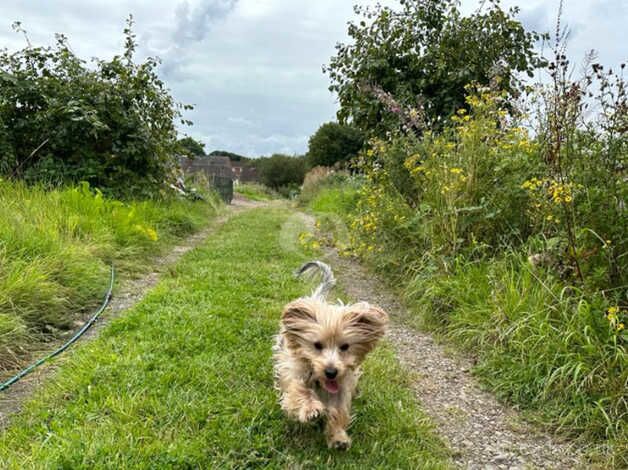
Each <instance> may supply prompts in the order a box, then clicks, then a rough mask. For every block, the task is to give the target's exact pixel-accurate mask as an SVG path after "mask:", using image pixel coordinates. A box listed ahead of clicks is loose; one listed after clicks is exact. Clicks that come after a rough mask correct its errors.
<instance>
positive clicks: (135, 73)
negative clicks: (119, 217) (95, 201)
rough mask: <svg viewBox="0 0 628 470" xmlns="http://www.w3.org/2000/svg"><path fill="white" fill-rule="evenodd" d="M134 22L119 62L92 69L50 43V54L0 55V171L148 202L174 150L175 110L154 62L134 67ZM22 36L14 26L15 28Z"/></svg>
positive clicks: (62, 43)
mask: <svg viewBox="0 0 628 470" xmlns="http://www.w3.org/2000/svg"><path fill="white" fill-rule="evenodd" d="M131 27H132V18H129V21H128V24H127V27H126V29H125V31H124V34H125V38H126V42H125V49H124V53H123V54H122V55H118V56H115V57H113V58H112V59H111V60H109V61H105V60H96V61H95V63H94V64H92V66H89V65H88V64H87V63H86V62H85V61H84V60H82V59H80V58H78V57H77V56H76V55H75V54H74V53H73V52H72V50H71V48H70V46H69V44H68V40H67V38H66V37H65V36H63V35H57V42H56V45H55V46H54V47H31V46H30V45H29V46H28V47H26V48H24V49H22V50H20V51H18V52H15V53H9V52H7V51H1V52H0V171H1V172H2V173H4V174H5V175H9V176H12V177H17V178H23V179H25V180H27V181H29V182H36V181H38V182H44V183H47V184H52V185H56V184H59V183H65V182H77V181H87V182H89V184H90V185H92V186H94V187H98V188H101V189H103V190H104V191H106V192H108V193H114V194H125V195H128V194H134V195H144V196H153V195H154V194H155V192H156V191H158V190H159V188H161V187H162V186H163V184H164V182H165V180H166V179H167V178H168V176H169V174H170V172H171V169H172V168H173V164H174V162H175V154H176V152H177V149H178V147H177V132H176V128H175V120H176V119H178V118H180V112H179V111H180V105H178V104H177V103H175V102H174V100H173V99H172V97H171V96H170V93H169V92H168V90H167V88H166V86H165V85H164V83H163V82H162V81H161V80H160V79H159V77H158V76H157V73H156V67H157V65H158V62H157V60H156V59H154V58H148V59H146V60H145V62H143V63H141V64H136V63H135V62H134V52H135V49H136V42H135V36H134V34H133V32H132V29H131ZM16 28H18V29H19V24H18V25H16Z"/></svg>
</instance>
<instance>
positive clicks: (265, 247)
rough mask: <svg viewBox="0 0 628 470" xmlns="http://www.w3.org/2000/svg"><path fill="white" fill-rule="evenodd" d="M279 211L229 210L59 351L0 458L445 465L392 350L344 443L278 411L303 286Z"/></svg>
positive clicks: (92, 464) (48, 463)
mask: <svg viewBox="0 0 628 470" xmlns="http://www.w3.org/2000/svg"><path fill="white" fill-rule="evenodd" d="M289 215H290V212H289V211H287V210H284V209H264V210H255V211H250V212H247V213H244V214H240V215H238V216H235V217H234V218H232V219H231V220H230V221H228V222H227V223H226V225H224V226H223V227H222V228H220V229H219V231H218V232H217V233H216V234H215V235H214V236H212V237H211V238H210V239H209V240H208V241H207V242H206V244H205V245H204V246H202V247H201V248H198V249H196V250H194V251H193V252H190V253H188V254H187V255H186V256H185V257H184V258H183V259H182V260H181V261H180V262H179V264H178V265H177V266H176V268H174V269H173V270H172V271H171V272H170V275H169V276H168V277H166V278H165V279H163V280H162V282H161V283H160V284H159V285H158V286H157V287H156V288H155V289H154V290H153V291H152V292H151V293H150V295H148V296H147V297H146V298H145V299H144V300H143V301H142V302H141V303H140V304H138V305H137V306H136V307H134V308H133V309H132V310H131V311H129V312H127V313H126V314H125V315H124V316H123V317H121V318H119V319H117V320H114V321H113V322H112V323H111V324H110V325H109V326H108V327H107V328H106V329H105V330H104V331H103V332H102V334H101V336H100V337H99V338H98V339H96V340H94V341H92V342H90V343H87V344H83V345H81V346H80V347H78V348H77V349H75V350H74V351H73V352H72V353H70V354H69V355H68V356H66V357H65V358H64V359H63V363H64V364H63V366H62V367H61V370H60V371H59V373H58V374H57V375H56V377H54V378H53V379H51V380H50V381H49V383H48V384H47V385H46V386H45V387H44V388H43V389H42V390H41V391H39V393H38V394H37V396H36V397H35V398H34V399H33V400H32V401H31V402H30V403H28V404H27V406H26V407H25V409H24V411H23V412H22V413H21V414H20V415H19V416H17V417H16V418H15V419H14V421H13V423H12V425H11V426H10V427H9V428H8V430H7V431H6V432H5V433H4V434H3V435H2V436H1V437H0V467H1V468H7V469H13V468H14V469H24V468H72V469H76V468H121V469H122V468H221V469H222V468H259V467H263V468H350V469H364V468H382V469H384V468H386V469H388V468H412V469H414V468H446V467H447V466H448V460H447V458H448V457H447V451H446V450H445V447H444V445H443V443H442V442H441V441H440V440H439V439H438V438H437V437H436V436H435V435H434V433H433V431H432V428H431V426H430V424H429V422H428V420H427V418H426V417H425V415H424V414H423V413H422V412H421V410H420V409H419V407H418V405H417V403H416V402H415V400H414V397H413V394H412V392H411V391H410V389H409V387H408V384H407V378H406V375H405V374H404V372H403V371H402V370H401V369H400V366H399V365H398V363H397V361H396V360H395V358H394V355H393V353H392V352H391V350H390V349H389V348H388V347H386V346H384V347H382V348H380V349H378V350H377V351H376V352H375V353H373V354H372V355H371V356H370V358H369V359H368V360H367V362H366V372H365V375H364V377H363V381H362V382H361V384H362V393H361V397H360V398H359V399H357V400H356V402H355V406H354V410H355V413H356V420H355V423H354V425H353V426H352V427H351V430H350V433H351V434H352V436H353V438H354V445H353V447H352V448H351V449H350V450H349V451H348V452H347V453H341V452H337V451H330V450H328V449H327V448H326V445H325V441H324V437H323V434H322V432H321V430H320V429H318V427H317V426H316V425H305V426H304V425H298V424H295V423H291V422H289V421H288V420H287V419H286V418H285V417H284V416H283V414H282V413H281V410H280V408H279V406H278V403H277V396H276V392H275V391H274V390H273V379H272V365H271V344H272V342H273V339H272V337H273V335H274V334H275V333H276V331H277V325H278V318H279V313H280V311H281V308H282V306H283V305H284V304H285V303H286V302H287V301H288V300H290V299H293V298H295V297H297V296H300V295H303V294H304V293H305V292H306V291H307V290H308V286H305V285H303V284H302V283H301V282H298V281H296V280H295V279H294V278H293V276H292V273H293V271H294V269H295V267H296V266H298V265H299V263H301V262H302V261H303V260H304V256H303V255H302V254H300V253H298V252H297V251H294V250H286V249H285V248H284V247H283V244H282V243H280V237H279V236H278V235H279V233H280V231H281V229H282V224H283V223H284V222H285V221H286V219H287V218H288V216H289Z"/></svg>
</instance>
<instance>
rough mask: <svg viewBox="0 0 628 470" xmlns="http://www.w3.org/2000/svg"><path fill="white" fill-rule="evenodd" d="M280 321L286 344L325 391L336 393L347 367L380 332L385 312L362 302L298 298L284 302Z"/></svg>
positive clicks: (358, 360) (371, 345)
mask: <svg viewBox="0 0 628 470" xmlns="http://www.w3.org/2000/svg"><path fill="white" fill-rule="evenodd" d="M281 323H282V326H283V328H282V329H283V333H284V336H285V338H286V341H287V346H288V348H290V349H291V350H292V351H293V352H294V353H295V354H296V355H297V356H299V357H300V358H302V359H303V360H305V361H306V362H307V363H308V364H309V365H310V367H311V370H312V373H313V375H314V378H315V379H316V380H317V381H318V383H319V384H320V385H321V386H322V387H323V388H324V389H325V390H327V392H329V393H331V394H336V393H338V392H339V391H340V390H342V386H343V379H344V377H345V375H346V373H347V371H349V370H353V369H355V368H356V367H357V366H358V365H360V363H362V361H363V360H364V357H365V356H366V355H367V354H368V353H369V352H370V351H371V350H372V349H373V348H374V347H375V345H376V344H377V341H378V340H379V339H380V338H381V337H382V336H383V335H384V333H385V330H386V325H387V324H388V315H387V314H386V312H384V311H383V310H382V309H380V308H378V307H375V306H373V305H370V304H368V303H366V302H360V303H356V304H353V305H329V304H327V303H325V302H323V301H320V300H318V299H315V298H302V299H298V300H295V301H294V302H291V303H289V304H288V305H286V307H285V309H284V311H283V314H282V316H281Z"/></svg>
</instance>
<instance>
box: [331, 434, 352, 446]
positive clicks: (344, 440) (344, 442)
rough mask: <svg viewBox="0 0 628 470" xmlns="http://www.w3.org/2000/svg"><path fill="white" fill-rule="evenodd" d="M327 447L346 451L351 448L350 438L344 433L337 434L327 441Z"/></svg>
mask: <svg viewBox="0 0 628 470" xmlns="http://www.w3.org/2000/svg"><path fill="white" fill-rule="evenodd" d="M327 445H328V446H329V448H330V449H336V450H348V449H349V447H351V438H350V437H349V436H348V435H347V433H346V432H343V433H337V434H336V435H335V436H333V437H332V438H331V439H329V440H328V441H327Z"/></svg>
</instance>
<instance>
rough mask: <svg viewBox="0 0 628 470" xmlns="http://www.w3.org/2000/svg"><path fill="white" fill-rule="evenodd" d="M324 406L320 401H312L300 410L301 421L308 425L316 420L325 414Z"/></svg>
mask: <svg viewBox="0 0 628 470" xmlns="http://www.w3.org/2000/svg"><path fill="white" fill-rule="evenodd" d="M323 410H324V407H323V404H322V403H321V402H320V401H311V402H309V403H307V404H305V405H303V406H302V407H301V409H300V410H299V416H298V418H299V421H300V422H302V423H308V422H310V421H313V420H315V419H316V418H318V417H319V416H320V415H322V414H323Z"/></svg>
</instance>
